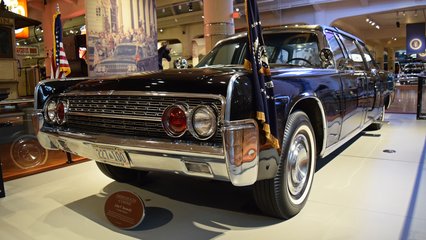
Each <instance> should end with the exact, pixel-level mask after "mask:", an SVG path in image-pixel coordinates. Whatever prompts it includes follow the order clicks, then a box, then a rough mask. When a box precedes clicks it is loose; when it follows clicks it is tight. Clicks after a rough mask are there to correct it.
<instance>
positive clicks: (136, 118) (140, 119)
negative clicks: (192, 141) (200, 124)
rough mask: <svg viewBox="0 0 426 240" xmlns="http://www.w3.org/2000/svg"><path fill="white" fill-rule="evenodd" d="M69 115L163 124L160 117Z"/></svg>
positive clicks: (95, 114)
mask: <svg viewBox="0 0 426 240" xmlns="http://www.w3.org/2000/svg"><path fill="white" fill-rule="evenodd" d="M68 115H72V116H89V117H100V118H114V119H129V120H139V121H151V122H161V118H159V117H142V116H138V117H135V116H132V115H115V114H102V113H90V114H88V113H80V112H70V113H68Z"/></svg>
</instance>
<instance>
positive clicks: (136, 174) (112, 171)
mask: <svg viewBox="0 0 426 240" xmlns="http://www.w3.org/2000/svg"><path fill="white" fill-rule="evenodd" d="M96 165H97V166H98V168H99V170H101V172H102V173H103V174H105V175H106V176H107V177H110V178H112V179H114V180H115V181H117V182H124V183H131V182H137V181H139V180H141V179H142V178H143V177H145V176H146V175H147V174H148V172H147V171H140V170H136V169H129V168H122V167H116V166H112V165H109V164H105V163H101V162H96Z"/></svg>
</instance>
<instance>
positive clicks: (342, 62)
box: [337, 58, 354, 70]
mask: <svg viewBox="0 0 426 240" xmlns="http://www.w3.org/2000/svg"><path fill="white" fill-rule="evenodd" d="M337 68H338V69H339V70H354V61H353V60H352V59H349V58H341V59H339V60H338V61H337Z"/></svg>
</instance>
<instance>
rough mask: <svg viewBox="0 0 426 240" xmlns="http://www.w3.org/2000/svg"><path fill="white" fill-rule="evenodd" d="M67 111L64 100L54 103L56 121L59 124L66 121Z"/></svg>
mask: <svg viewBox="0 0 426 240" xmlns="http://www.w3.org/2000/svg"><path fill="white" fill-rule="evenodd" d="M67 111H68V104H67V103H66V102H64V101H60V102H58V104H57V105H56V121H57V123H59V124H64V123H65V122H66V113H67Z"/></svg>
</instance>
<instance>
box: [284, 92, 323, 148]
mask: <svg viewBox="0 0 426 240" xmlns="http://www.w3.org/2000/svg"><path fill="white" fill-rule="evenodd" d="M295 111H303V112H304V113H306V115H308V117H309V120H310V121H311V124H312V127H313V129H314V133H315V142H316V144H317V151H318V152H317V154H318V155H320V154H322V153H323V152H324V150H325V147H326V143H327V123H326V118H325V111H324V107H323V105H322V103H321V101H320V100H319V99H318V98H317V97H315V96H306V97H302V98H300V99H298V100H297V101H296V102H295V103H294V104H293V105H292V107H291V108H290V111H289V113H288V114H289V115H290V114H291V113H293V112H295Z"/></svg>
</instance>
